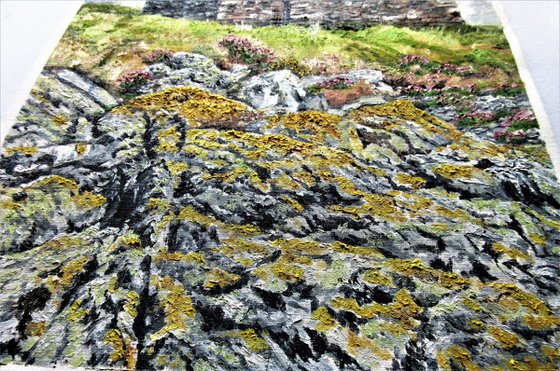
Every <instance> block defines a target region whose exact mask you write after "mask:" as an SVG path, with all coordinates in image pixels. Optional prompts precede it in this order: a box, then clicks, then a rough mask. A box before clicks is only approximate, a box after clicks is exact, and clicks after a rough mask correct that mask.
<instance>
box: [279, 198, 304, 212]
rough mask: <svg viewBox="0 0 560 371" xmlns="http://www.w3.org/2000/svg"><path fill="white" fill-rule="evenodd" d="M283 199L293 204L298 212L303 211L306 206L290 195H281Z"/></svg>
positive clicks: (293, 207) (292, 206)
mask: <svg viewBox="0 0 560 371" xmlns="http://www.w3.org/2000/svg"><path fill="white" fill-rule="evenodd" d="M281 199H282V200H284V201H286V202H287V203H288V205H290V206H291V208H292V209H294V210H295V211H297V212H298V213H300V212H302V211H303V209H304V207H303V206H302V205H301V204H300V203H299V202H297V201H296V200H294V199H293V198H290V197H288V196H283V197H281Z"/></svg>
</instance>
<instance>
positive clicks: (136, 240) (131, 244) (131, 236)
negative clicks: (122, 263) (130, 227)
mask: <svg viewBox="0 0 560 371" xmlns="http://www.w3.org/2000/svg"><path fill="white" fill-rule="evenodd" d="M120 240H121V242H122V243H123V244H124V245H125V246H126V247H128V248H140V247H142V240H140V236H138V235H137V234H135V233H132V232H128V233H127V234H125V235H124V236H122V237H121V238H120Z"/></svg>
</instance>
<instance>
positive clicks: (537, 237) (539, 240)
mask: <svg viewBox="0 0 560 371" xmlns="http://www.w3.org/2000/svg"><path fill="white" fill-rule="evenodd" d="M529 239H530V240H531V242H533V243H534V244H536V245H540V246H546V245H547V242H548V240H547V238H546V236H543V235H541V234H537V233H530V234H529Z"/></svg>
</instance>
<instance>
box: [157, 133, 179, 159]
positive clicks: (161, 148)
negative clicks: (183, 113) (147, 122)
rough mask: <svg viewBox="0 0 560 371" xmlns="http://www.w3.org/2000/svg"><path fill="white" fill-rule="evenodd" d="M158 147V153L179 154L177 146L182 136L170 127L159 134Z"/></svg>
mask: <svg viewBox="0 0 560 371" xmlns="http://www.w3.org/2000/svg"><path fill="white" fill-rule="evenodd" d="M157 138H158V146H157V147H156V151H157V152H167V153H176V152H179V148H178V146H177V144H178V143H179V140H180V135H179V133H178V132H177V130H176V129H175V128H174V127H169V128H167V129H164V130H160V131H158V132H157Z"/></svg>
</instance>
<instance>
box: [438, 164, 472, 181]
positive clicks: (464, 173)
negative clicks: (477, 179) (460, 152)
mask: <svg viewBox="0 0 560 371" xmlns="http://www.w3.org/2000/svg"><path fill="white" fill-rule="evenodd" d="M477 170H478V169H475V168H474V167H472V166H469V165H455V164H441V165H436V166H434V167H433V168H432V171H433V172H434V174H440V175H442V176H444V177H446V178H449V179H470V178H472V177H473V173H474V172H475V171H477Z"/></svg>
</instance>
